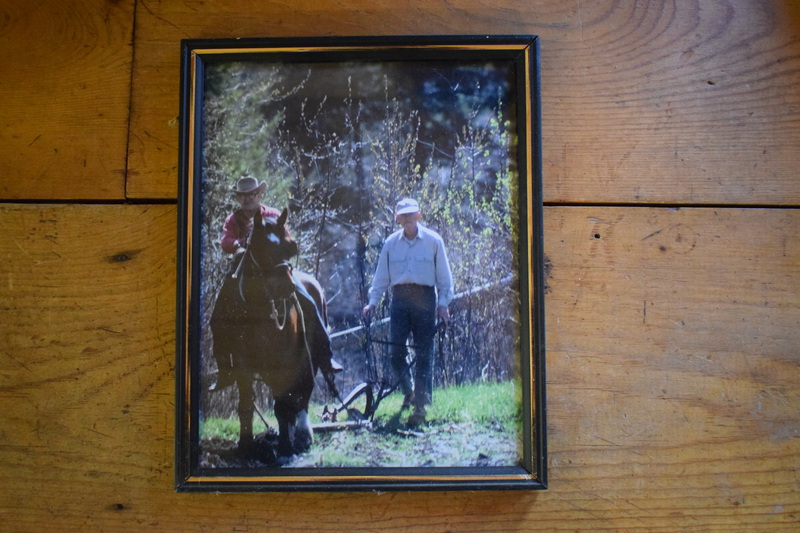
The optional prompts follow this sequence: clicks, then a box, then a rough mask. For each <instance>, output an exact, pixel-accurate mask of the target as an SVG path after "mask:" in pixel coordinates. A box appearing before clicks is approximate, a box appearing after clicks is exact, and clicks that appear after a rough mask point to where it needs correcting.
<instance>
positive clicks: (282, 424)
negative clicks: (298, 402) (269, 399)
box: [275, 397, 297, 457]
mask: <svg viewBox="0 0 800 533" xmlns="http://www.w3.org/2000/svg"><path fill="white" fill-rule="evenodd" d="M293 403H294V402H292V401H291V400H289V399H287V398H285V397H281V398H275V418H277V419H278V455H281V456H283V457H288V456H290V455H292V454H293V453H294V449H293V447H292V435H291V431H292V426H293V425H294V419H295V416H296V413H297V412H296V411H295V410H294V406H293V405H292V404H293Z"/></svg>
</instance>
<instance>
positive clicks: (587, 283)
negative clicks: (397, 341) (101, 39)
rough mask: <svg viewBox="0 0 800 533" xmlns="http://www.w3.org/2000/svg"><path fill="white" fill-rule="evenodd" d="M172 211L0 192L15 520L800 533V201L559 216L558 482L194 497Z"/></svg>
mask: <svg viewBox="0 0 800 533" xmlns="http://www.w3.org/2000/svg"><path fill="white" fill-rule="evenodd" d="M175 219H176V214H175V207H174V206H170V205H155V206H152V205H151V206H147V205H144V206H118V205H109V206H103V205H88V206H77V205H71V206H70V205H67V206H58V205H56V206H33V205H6V206H4V207H3V209H2V210H0V227H2V228H3V229H4V230H5V231H6V233H7V234H8V235H10V236H11V237H10V238H8V239H4V240H2V241H0V257H1V258H2V263H0V264H2V268H1V269H0V282H1V283H2V286H3V290H2V291H0V323H1V324H3V326H2V328H0V412H1V413H3V415H2V419H3V423H2V425H0V442H2V445H0V479H1V480H2V485H1V486H2V489H0V520H2V523H3V524H6V525H8V524H10V525H11V528H10V529H11V530H12V531H42V530H49V529H51V528H52V527H53V525H54V524H56V523H57V524H58V527H59V529H61V530H64V531H78V530H79V531H140V530H143V529H145V530H151V531H170V532H175V531H204V530H207V531H298V532H299V531H303V532H305V531H331V532H333V531H337V532H338V531H373V532H380V531H484V532H486V531H497V532H501V531H502V532H509V531H535V530H540V531H557V530H571V531H576V530H581V531H597V530H612V531H680V530H690V531H700V530H722V531H735V530H750V531H790V530H791V529H792V528H793V527H794V526H796V525H797V524H798V517H800V490H798V489H800V487H799V486H798V484H799V483H798V476H797V464H798V458H799V457H800V453H798V452H800V438H799V436H800V418H799V417H798V414H797V413H798V408H799V407H800V390H799V389H798V387H797V384H798V382H799V380H800V369H799V368H798V365H797V348H798V346H799V345H800V343H799V341H800V334H799V333H798V332H799V331H800V298H798V295H797V283H796V280H797V278H798V274H800V243H798V240H797V239H796V238H794V235H795V233H796V231H797V229H798V228H800V212H798V211H797V210H791V209H787V210H784V209H764V210H761V209H680V210H674V209H661V208H635V209H634V208H610V207H551V208H548V209H546V213H545V232H546V236H547V237H546V243H545V245H546V253H547V256H548V259H549V264H550V271H549V272H550V275H549V278H548V286H549V289H548V290H549V292H548V294H547V335H548V337H547V347H548V369H547V370H548V397H549V401H548V411H549V413H548V428H549V436H550V438H549V447H550V459H549V463H550V488H549V490H547V491H545V492H537V493H516V492H511V493H508V492H491V491H490V492H479V493H473V492H450V493H423V494H419V493H385V494H372V493H367V494H242V495H232V494H229V495H214V494H207V495H199V494H176V493H175V492H174V491H173V488H172V487H173V472H172V464H173V448H172V442H173V440H172V439H173V421H174V416H173V409H174V404H173V398H174V396H173V395H174V385H173V383H174V382H173V379H174V347H173V343H174V327H173V319H174V313H175V300H174V291H175V282H176V280H175V264H174V258H175V252H174V250H175V245H176V243H175V239H176V229H175Z"/></svg>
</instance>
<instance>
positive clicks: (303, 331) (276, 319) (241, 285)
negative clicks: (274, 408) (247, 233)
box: [233, 246, 315, 376]
mask: <svg viewBox="0 0 800 533" xmlns="http://www.w3.org/2000/svg"><path fill="white" fill-rule="evenodd" d="M245 255H246V256H245V257H242V259H241V261H239V265H238V266H237V267H236V272H235V273H234V274H233V277H236V278H238V279H239V297H240V298H241V299H242V302H245V303H246V302H247V299H246V298H245V296H244V276H243V275H242V271H243V267H242V265H244V262H245V260H246V259H247V258H248V257H247V256H249V259H250V261H252V262H253V264H254V265H255V267H256V269H258V270H259V271H261V272H263V271H264V268H263V267H262V266H261V265H260V264H259V262H258V261H257V260H256V257H255V255H254V254H253V252H252V250H250V247H249V246H248V247H247V251H246V253H245ZM270 268H272V269H278V268H286V269H287V270H288V271H289V273H290V277H291V271H292V264H291V263H290V262H289V261H281V262H280V263H277V264H275V265H272V267H270ZM293 283H296V282H294V280H293ZM262 287H263V289H264V294H265V296H266V297H267V299H268V300H269V303H270V306H271V307H272V312H271V313H270V315H269V317H270V319H271V320H272V321H273V323H274V324H275V328H276V329H277V330H278V331H283V330H284V328H285V327H286V322H287V321H288V320H289V313H290V312H291V308H290V307H287V303H286V302H287V300H291V301H292V304H291V305H292V307H294V308H295V309H297V318H298V320H299V322H300V332H301V336H302V338H303V348H304V349H305V352H306V355H307V356H308V366H309V371H310V372H311V375H312V376H313V375H314V374H315V372H314V356H313V354H312V353H311V347H310V346H309V344H308V332H307V331H306V321H305V314H304V313H303V307H302V306H301V305H300V301H299V300H298V299H297V287H296V286H295V287H294V288H293V289H292V292H291V294H290V295H289V296H287V297H286V298H280V300H281V301H282V302H283V321H282V322H281V321H280V320H279V318H280V314H279V313H278V308H277V307H276V306H275V298H274V297H273V296H272V294H271V293H272V291H270V289H269V287H268V286H267V282H266V281H262Z"/></svg>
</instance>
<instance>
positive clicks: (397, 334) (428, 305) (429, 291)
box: [389, 285, 436, 405]
mask: <svg viewBox="0 0 800 533" xmlns="http://www.w3.org/2000/svg"><path fill="white" fill-rule="evenodd" d="M390 313H391V321H390V324H391V326H390V329H389V341H390V342H391V348H390V350H389V353H390V357H391V363H392V369H393V370H394V372H395V375H396V376H397V378H398V380H399V385H400V389H401V390H402V391H403V394H405V395H410V394H411V392H412V390H413V392H414V398H415V404H417V405H429V404H430V403H431V402H432V400H433V338H434V336H435V334H436V290H435V289H434V288H433V287H425V286H422V285H395V286H394V287H392V304H391V309H390ZM409 336H411V337H412V339H413V341H412V346H413V347H414V354H415V357H416V359H415V363H414V381H413V383H414V386H413V389H412V385H411V383H412V381H411V371H410V368H409V365H408V361H407V359H408V349H407V347H406V343H407V341H408V338H409Z"/></svg>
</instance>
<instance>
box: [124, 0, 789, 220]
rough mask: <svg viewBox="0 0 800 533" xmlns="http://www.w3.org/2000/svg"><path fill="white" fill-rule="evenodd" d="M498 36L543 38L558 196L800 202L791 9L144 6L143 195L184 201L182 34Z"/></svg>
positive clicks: (135, 128) (136, 136) (603, 3)
mask: <svg viewBox="0 0 800 533" xmlns="http://www.w3.org/2000/svg"><path fill="white" fill-rule="evenodd" d="M491 33H532V34H538V35H539V36H540V37H541V42H542V101H543V130H544V134H543V145H544V175H545V180H544V188H545V191H544V192H545V200H546V201H548V202H565V203H595V204H596V203H609V202H610V203H618V202H634V203H668V204H694V205H697V204H751V205H752V204H775V205H794V204H797V203H798V201H800V180H797V179H796V172H795V169H796V168H797V167H798V165H799V164H800V150H797V141H796V139H797V138H798V135H800V120H798V119H799V118H800V91H797V90H793V87H797V86H798V85H800V4H797V3H796V2H793V1H791V0H783V1H778V2H751V1H749V0H714V1H710V2H702V3H701V2H699V1H682V2H672V1H668V0H653V1H636V2H620V1H617V0H597V1H593V2H557V1H543V0H541V1H536V2H530V1H527V0H504V1H500V2H490V3H487V2H483V1H477V0H471V1H465V2H447V1H444V0H434V1H429V0H424V1H423V0H419V1H410V2H391V1H389V0H369V1H366V0H356V1H349V2H346V3H330V2H322V1H319V0H314V1H311V0H300V1H296V0H292V1H274V2H269V3H258V4H256V5H253V6H248V9H247V10H246V11H243V10H242V9H241V7H240V4H239V2H236V1H233V0H226V1H221V2H214V3H207V2H177V1H165V2H151V1H147V0H143V1H141V2H139V7H138V9H137V17H136V35H137V39H136V43H135V48H136V63H135V68H134V73H133V76H134V91H133V114H132V128H131V142H130V144H131V152H130V159H129V165H130V179H129V182H128V194H129V196H131V197H136V198H173V197H175V195H176V191H177V186H176V171H177V168H176V162H177V133H178V129H177V127H178V122H177V119H176V117H177V113H178V89H177V84H178V77H179V74H178V73H179V43H180V39H182V38H198V37H204V38H205V37H259V36H270V37H274V36H304V35H370V34H380V35H386V34H399V35H414V34H491Z"/></svg>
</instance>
